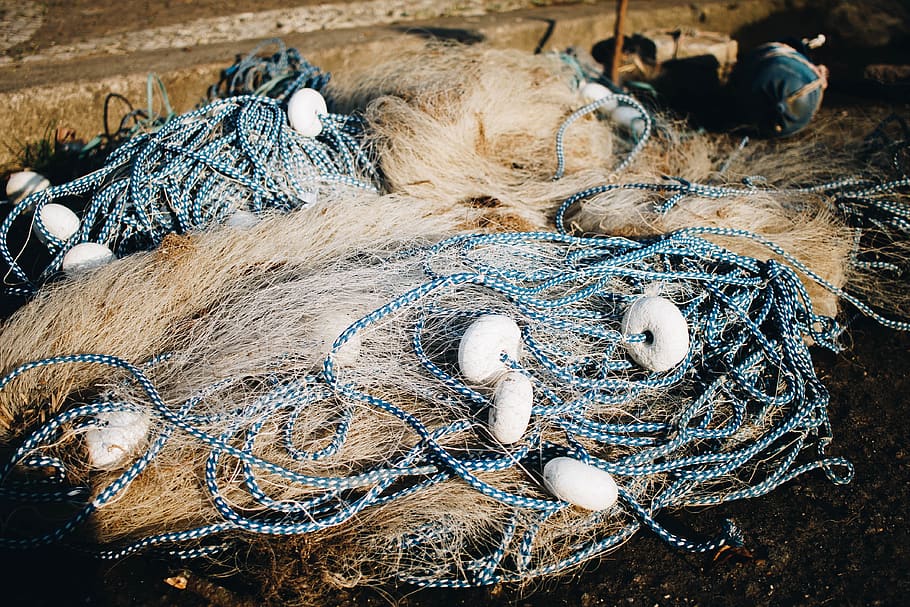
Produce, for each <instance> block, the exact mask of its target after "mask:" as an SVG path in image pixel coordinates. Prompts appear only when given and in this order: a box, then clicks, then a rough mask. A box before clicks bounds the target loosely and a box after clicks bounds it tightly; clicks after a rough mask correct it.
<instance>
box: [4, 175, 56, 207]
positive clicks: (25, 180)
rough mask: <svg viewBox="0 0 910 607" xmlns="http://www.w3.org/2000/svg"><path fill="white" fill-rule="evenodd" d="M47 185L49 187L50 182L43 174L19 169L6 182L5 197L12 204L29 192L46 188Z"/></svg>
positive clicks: (32, 192)
mask: <svg viewBox="0 0 910 607" xmlns="http://www.w3.org/2000/svg"><path fill="white" fill-rule="evenodd" d="M49 187H51V182H50V181H48V180H47V178H46V177H45V176H44V175H41V174H39V173H36V172H34V171H19V172H18V173H13V174H11V175H10V176H9V181H7V182H6V198H7V199H8V200H9V203H10V204H13V205H14V204H17V203H18V202H19V201H20V200H22V199H23V198H25V197H26V196H28V195H29V194H34V193H35V192H40V191H41V190H46V189H47V188H49Z"/></svg>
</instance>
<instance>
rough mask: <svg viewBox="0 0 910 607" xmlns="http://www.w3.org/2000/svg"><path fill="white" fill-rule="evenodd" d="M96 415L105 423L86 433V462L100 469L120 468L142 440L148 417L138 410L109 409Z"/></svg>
mask: <svg viewBox="0 0 910 607" xmlns="http://www.w3.org/2000/svg"><path fill="white" fill-rule="evenodd" d="M95 417H96V419H97V420H98V421H100V422H102V424H104V425H102V426H100V427H97V428H89V429H88V430H87V431H86V433H85V446H86V449H87V450H88V458H89V463H90V464H91V465H92V467H94V468H98V469H99V470H114V469H116V468H120V467H121V466H123V465H124V464H126V463H127V462H128V461H129V459H130V458H131V457H132V456H133V455H135V453H136V452H137V451H138V449H139V447H140V446H141V445H142V444H143V443H145V441H146V439H147V437H148V432H149V426H150V422H149V418H148V416H147V415H145V414H143V413H139V412H138V411H110V412H106V413H99V414H98V415H96V416H95Z"/></svg>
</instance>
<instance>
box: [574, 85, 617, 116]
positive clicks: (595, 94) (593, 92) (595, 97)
mask: <svg viewBox="0 0 910 607" xmlns="http://www.w3.org/2000/svg"><path fill="white" fill-rule="evenodd" d="M580 92H581V96H582V97H584V99H585V102H586V103H593V102H595V101H599V100H601V99H603V98H604V97H610V100H609V101H604V103H603V105H601V106H600V107H598V108H597V111H598V112H602V113H603V114H606V115H610V113H611V112H612V111H613V110H615V109H616V106H617V105H619V101H617V100H616V94H615V93H614V92H613V91H611V90H610V89H608V88H607V87H605V86H604V85H602V84H600V83H599V82H586V83H585V84H584V86H582V87H581V89H580Z"/></svg>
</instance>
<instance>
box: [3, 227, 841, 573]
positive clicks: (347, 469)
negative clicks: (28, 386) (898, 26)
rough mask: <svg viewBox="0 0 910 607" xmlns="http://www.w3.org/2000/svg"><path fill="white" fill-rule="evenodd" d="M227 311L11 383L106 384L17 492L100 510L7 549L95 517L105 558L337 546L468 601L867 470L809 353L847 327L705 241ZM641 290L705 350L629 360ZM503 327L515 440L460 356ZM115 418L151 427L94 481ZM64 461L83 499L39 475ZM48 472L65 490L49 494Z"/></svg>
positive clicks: (41, 443) (545, 244) (359, 282)
mask: <svg viewBox="0 0 910 607" xmlns="http://www.w3.org/2000/svg"><path fill="white" fill-rule="evenodd" d="M211 236H212V238H215V237H216V234H212V235H211ZM124 261H127V260H124ZM96 278H98V277H96ZM220 295H221V297H220V298H219V299H218V301H215V302H212V304H211V305H210V306H209V307H208V308H206V309H204V310H201V311H200V312H199V313H198V314H197V315H196V316H194V317H192V318H184V319H183V320H182V321H181V322H180V323H179V324H178V325H175V326H174V329H175V330H172V331H168V332H166V334H164V335H162V336H161V339H160V341H159V342H158V343H157V344H156V345H157V347H158V350H157V351H156V352H154V355H153V356H149V357H148V358H147V359H146V360H145V361H144V362H143V363H142V364H140V365H138V366H135V365H134V364H133V363H131V362H128V361H126V360H123V359H122V358H119V357H114V356H109V355H103V354H99V355H91V354H86V355H75V356H64V357H58V358H56V359H51V360H47V361H44V362H40V363H35V364H32V365H25V366H23V367H20V368H19V369H17V370H14V371H13V372H12V373H11V374H10V375H9V376H7V377H6V378H4V380H3V381H2V386H0V387H2V388H3V393H6V392H7V391H8V389H9V388H11V387H13V386H15V384H16V382H17V381H19V379H27V378H28V376H29V374H30V373H34V372H35V371H36V369H38V368H39V367H41V366H42V365H46V366H45V367H44V368H46V369H60V368H64V369H65V368H67V367H69V366H78V367H81V368H85V367H97V368H100V369H101V370H102V373H103V379H102V380H101V381H99V382H96V386H97V387H96V388H95V391H96V392H97V396H96V397H93V398H90V399H88V400H83V401H82V402H88V404H85V405H77V406H75V407H72V408H69V409H67V410H66V411H65V412H64V413H62V414H61V415H60V416H58V417H56V418H55V419H52V420H50V421H49V422H47V423H45V424H44V425H42V426H41V427H40V428H39V429H38V431H37V432H36V433H35V434H33V435H31V436H30V437H29V438H27V439H26V440H25V441H24V442H22V443H19V447H18V449H17V451H16V452H15V453H14V455H13V457H12V459H11V462H10V466H8V467H7V468H6V469H4V470H3V475H4V477H5V478H6V482H5V487H4V488H5V490H6V491H7V494H8V495H11V496H16V497H18V498H21V499H25V500H27V501H28V500H31V501H35V500H36V496H38V495H39V494H42V493H43V494H44V495H45V496H48V495H49V496H54V495H58V494H60V495H66V496H67V499H69V500H72V499H73V496H84V497H85V498H86V504H87V505H86V506H85V507H84V508H83V509H82V510H81V511H79V512H78V513H77V514H75V515H74V516H73V517H72V518H71V519H69V520H68V521H66V522H64V523H62V524H61V525H60V526H59V527H57V528H56V529H54V530H51V531H46V532H44V531H43V532H39V533H38V534H37V535H36V536H34V537H17V536H15V535H14V536H13V537H10V534H9V533H8V534H7V535H6V537H5V538H4V539H3V542H4V543H5V544H6V545H13V546H25V545H32V544H35V543H37V544H41V543H47V542H50V541H56V540H58V539H63V538H65V537H66V536H67V535H68V534H70V533H72V532H73V531H74V530H75V529H76V528H77V527H78V526H79V524H81V523H83V522H84V521H85V520H87V519H89V520H91V522H92V523H93V531H94V532H95V534H96V538H97V539H98V540H100V541H102V542H105V543H108V542H112V543H114V546H113V547H112V548H111V552H110V553H108V554H109V556H117V555H122V554H126V553H129V552H132V551H134V550H139V549H147V548H154V547H172V545H173V544H175V543H176V544H178V545H179V546H183V547H185V548H187V549H188V550H189V552H188V553H187V554H188V555H190V556H194V555H201V554H208V553H210V552H212V551H217V550H219V549H220V548H221V543H222V541H223V540H225V539H226V538H230V537H232V536H235V535H237V533H238V532H240V531H246V532H252V533H257V534H264V535H273V536H284V535H301V534H308V533H313V534H317V535H316V538H319V537H321V536H322V534H325V535H330V536H331V538H332V541H331V542H326V543H325V544H324V545H323V544H319V550H320V552H322V553H324V554H330V555H331V558H330V559H327V560H326V562H327V563H331V567H332V568H333V569H332V571H331V572H330V573H331V576H332V577H333V579H354V580H359V581H369V580H381V579H387V578H389V577H396V578H398V579H402V580H406V581H409V582H414V583H418V584H423V585H428V586H471V585H483V584H491V583H496V582H499V581H505V580H526V579H530V578H533V577H536V576H540V575H546V574H550V573H555V572H558V571H561V570H563V569H565V568H567V567H571V566H573V565H576V564H578V563H580V562H583V561H584V560H586V559H588V558H591V557H593V556H596V555H598V554H601V553H603V552H604V551H606V550H609V549H610V548H612V547H614V546H616V545H618V544H619V543H621V542H622V541H624V540H625V539H627V538H629V537H630V536H631V535H632V534H633V533H635V531H636V530H637V529H639V528H640V527H642V526H645V527H647V528H649V529H651V530H652V531H654V532H655V533H657V534H659V535H660V536H661V537H662V538H663V539H665V540H666V541H668V542H670V543H671V544H673V545H675V546H679V547H681V548H684V549H688V550H693V551H703V550H713V549H716V548H718V547H720V546H722V545H725V544H727V543H730V542H736V541H737V538H738V533H737V531H736V529H735V528H733V527H729V528H727V529H725V530H724V532H723V533H722V534H720V535H719V536H718V537H716V538H714V539H711V540H708V541H705V542H698V541H692V540H688V539H686V538H683V537H680V536H677V535H674V534H672V533H671V532H669V531H667V530H666V529H664V528H662V527H661V526H660V525H659V524H658V523H657V522H656V521H655V520H654V517H655V516H656V515H657V514H658V513H659V512H661V511H662V510H664V509H666V508H671V507H681V506H696V505H708V504H716V503H720V502H722V501H727V500H736V499H743V498H748V497H755V496H759V495H762V494H764V493H766V492H767V491H770V490H772V489H773V488H774V487H776V486H777V485H778V484H780V483H782V482H786V481H787V480H790V479H792V478H793V477H794V476H797V475H799V474H801V473H803V472H806V471H807V470H811V469H814V468H822V469H823V470H824V471H825V473H826V474H827V475H828V476H829V478H831V479H832V480H833V481H834V482H846V481H848V480H849V478H850V477H851V475H852V468H851V466H850V464H849V463H847V462H845V461H844V460H841V459H836V458H834V459H832V458H827V457H825V456H824V445H825V444H826V443H827V441H828V440H829V438H830V428H829V426H828V422H827V415H826V405H827V392H826V391H825V389H824V387H823V386H822V385H821V383H820V382H819V380H818V379H817V377H816V376H815V373H814V370H813V368H812V362H811V359H810V356H809V352H808V349H807V346H806V344H805V338H806V337H811V338H812V339H813V340H815V341H816V342H817V343H820V344H823V345H829V346H833V343H832V341H831V340H832V339H833V337H834V336H835V335H836V333H837V327H836V326H835V325H834V323H833V321H831V320H830V319H826V318H823V317H818V316H815V315H814V314H813V313H812V311H811V304H810V302H809V300H808V297H807V295H806V293H805V290H804V289H803V287H802V283H801V282H800V281H799V279H798V278H797V277H796V275H795V274H794V273H793V271H792V270H790V269H789V268H787V267H786V266H783V265H781V264H778V263H777V262H774V261H768V262H761V261H757V260H755V259H752V258H747V257H742V256H738V255H735V254H733V253H731V252H729V251H727V250H725V249H722V248H720V247H718V246H716V245H713V244H711V243H709V242H707V241H705V240H702V239H699V238H696V237H691V236H670V237H667V238H665V239H660V240H657V241H654V242H651V243H640V242H635V241H631V240H627V239H624V238H607V239H591V240H587V239H577V238H572V237H567V236H559V235H556V234H550V233H513V234H500V235H496V234H492V235H467V236H460V237H455V238H453V239H449V240H445V241H442V242H441V243H439V244H437V245H433V246H417V247H416V248H415V247H412V246H403V247H402V246H398V247H397V248H392V249H387V250H385V251H382V250H375V251H374V253H373V254H371V255H364V254H363V253H353V252H350V251H349V252H347V253H345V252H341V253H340V254H339V255H337V256H335V257H328V256H323V257H321V258H319V259H313V260H309V261H307V262H301V263H293V264H292V263H284V264H272V265H271V266H269V267H248V268H247V272H246V274H245V276H244V277H243V279H240V280H236V281H234V282H231V283H230V284H225V285H224V288H223V290H222V291H221V294H220ZM645 296H651V297H655V296H660V297H662V298H664V299H665V300H668V301H670V302H672V304H669V305H671V306H675V307H677V308H678V310H679V311H680V314H681V316H682V317H683V318H684V319H685V327H686V329H685V330H686V332H687V333H688V338H689V347H688V349H687V350H685V351H684V353H683V356H682V360H679V361H678V362H677V363H676V364H675V365H674V366H673V367H672V368H670V369H668V370H666V371H659V372H657V371H649V370H648V369H646V368H643V367H641V366H640V365H638V364H637V363H635V362H634V360H635V359H630V357H629V355H628V354H627V351H629V350H631V349H632V346H633V344H642V343H648V340H649V339H654V340H655V343H658V341H657V336H658V335H659V328H657V327H654V328H653V330H654V331H655V333H654V334H653V335H651V336H649V335H648V332H645V333H644V334H629V333H623V331H622V327H623V317H624V315H625V314H626V312H627V310H628V309H629V308H630V306H631V304H632V303H633V302H636V301H638V300H640V299H641V298H642V297H645ZM490 314H496V315H502V316H506V317H508V318H511V319H512V320H513V321H514V322H515V323H516V324H517V326H518V328H519V329H520V346H519V347H518V348H517V349H516V350H514V351H511V352H512V353H511V354H510V353H509V352H510V350H509V349H503V350H501V351H499V352H497V351H496V350H495V349H494V351H493V353H494V354H496V356H494V359H493V364H494V365H498V366H499V369H500V370H501V371H506V370H511V371H512V372H513V373H518V374H520V375H521V376H523V377H525V378H527V379H528V380H530V382H531V385H532V387H533V392H534V395H535V396H534V405H533V408H532V409H531V412H530V420H529V422H528V425H527V427H526V428H525V429H524V431H523V432H522V433H521V437H520V438H519V439H518V440H517V441H515V442H514V443H511V444H507V445H506V444H502V443H501V442H499V441H497V440H495V439H494V438H493V435H492V434H491V431H490V430H489V428H488V415H489V411H490V409H491V407H493V406H495V402H494V397H493V388H494V386H493V384H492V382H484V383H477V382H473V381H467V380H466V379H465V371H464V369H465V367H464V364H463V362H462V361H461V360H460V356H461V355H460V354H459V348H460V347H461V341H462V339H464V338H465V337H464V336H465V335H466V333H467V328H468V327H470V326H471V325H472V323H474V322H476V321H478V319H481V318H483V317H484V316H485V315H490ZM178 329H179V330H178ZM81 394H83V395H85V394H86V392H85V390H83V391H82V392H81ZM80 398H81V397H80ZM115 413H116V414H129V415H131V416H133V418H134V419H138V420H144V421H142V424H140V426H139V427H141V428H143V429H144V430H145V434H144V436H142V437H141V438H140V439H139V440H135V439H126V438H124V437H125V436H126V434H118V435H117V436H118V437H120V438H119V439H118V440H119V441H120V442H119V443H118V444H117V445H115V446H116V448H117V449H119V450H120V451H121V452H123V454H124V457H123V458H122V460H121V461H120V462H119V463H118V465H116V466H114V465H111V463H110V462H107V463H105V465H104V466H103V467H104V468H105V469H104V470H98V469H93V466H92V465H91V464H90V462H88V461H87V451H86V449H87V445H88V443H89V438H88V436H89V433H91V432H96V431H104V430H107V431H108V432H113V429H114V428H113V427H114V426H115V422H117V423H122V418H112V417H111V415H112V414H115ZM109 436H111V435H109ZM115 442H116V441H115ZM810 447H811V448H810ZM557 458H570V459H572V460H574V461H575V462H576V463H577V464H578V465H579V466H581V467H582V468H583V469H584V470H587V471H589V472H590V471H597V472H598V473H599V474H608V475H609V476H610V477H612V479H614V480H615V483H616V485H617V493H618V501H615V503H605V504H603V505H602V506H601V507H598V508H597V509H595V510H591V509H589V508H590V507H580V506H579V505H573V504H572V503H569V502H567V501H564V500H563V499H558V498H557V497H555V496H554V495H553V493H552V489H550V488H548V487H550V486H549V485H547V483H546V482H545V481H543V480H542V476H544V475H545V470H546V466H547V465H548V464H549V463H550V462H552V461H553V460H555V459H557ZM94 467H95V468H97V467H99V466H98V465H97V462H95V466H94ZM64 469H65V470H66V472H67V474H66V479H68V480H67V482H68V483H74V484H76V485H77V486H82V487H85V489H84V493H80V492H79V490H78V489H74V488H73V487H72V486H71V485H69V484H67V485H64V486H63V487H60V488H55V487H54V485H53V484H50V485H49V484H48V483H47V482H46V481H52V480H55V479H58V480H59V479H61V478H63V476H64V475H63V474H62V473H63V471H64ZM40 470H45V471H47V470H50V471H52V472H53V474H52V475H51V476H50V477H47V478H44V479H42V481H43V482H42V484H41V485H40V486H35V485H34V484H31V483H30V482H29V481H30V480H31V481H33V480H34V475H35V474H37V473H38V472H37V471H40ZM582 480H583V481H584V479H582ZM163 488H166V490H162V489H163ZM563 497H565V498H566V499H569V500H571V499H572V495H571V491H569V493H568V494H565V495H563ZM18 516H20V515H19V514H17V515H14V517H13V519H12V520H15V519H16V518H17V517H18ZM17 528H18V529H25V528H27V526H26V525H25V524H24V523H23V524H21V525H15V524H11V525H10V526H9V529H10V530H14V529H17Z"/></svg>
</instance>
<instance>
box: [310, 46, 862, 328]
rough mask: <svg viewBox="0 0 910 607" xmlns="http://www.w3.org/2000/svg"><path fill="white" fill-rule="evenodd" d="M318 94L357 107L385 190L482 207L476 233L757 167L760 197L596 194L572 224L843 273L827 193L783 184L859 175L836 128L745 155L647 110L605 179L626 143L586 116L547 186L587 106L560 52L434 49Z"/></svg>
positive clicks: (817, 295) (825, 302) (549, 219)
mask: <svg viewBox="0 0 910 607" xmlns="http://www.w3.org/2000/svg"><path fill="white" fill-rule="evenodd" d="M327 94H328V95H329V96H330V97H331V99H332V100H334V101H335V103H336V104H337V106H338V110H339V111H343V112H350V111H358V112H361V111H362V112H364V115H365V118H366V122H367V124H368V128H367V131H368V137H369V138H370V140H371V146H372V147H373V148H374V149H375V150H376V153H377V159H378V161H377V162H378V165H379V167H380V170H381V172H382V175H383V179H384V184H385V187H386V188H387V189H388V190H389V191H393V192H404V193H407V194H411V195H413V196H416V197H420V198H422V199H426V200H438V201H440V202H441V203H445V204H449V203H451V202H455V201H460V202H462V203H464V204H466V205H468V206H474V207H480V208H486V209H488V213H487V214H486V215H485V216H484V217H483V219H484V220H485V221H484V223H483V226H482V227H489V228H491V229H507V230H508V229H546V228H550V227H552V226H553V216H554V214H555V212H556V209H557V207H558V206H559V204H560V203H561V202H562V201H564V200H565V199H566V198H568V197H570V196H572V195H574V194H576V193H577V192H579V191H582V190H585V189H587V188H592V187H596V186H599V185H601V184H604V183H609V184H617V183H619V184H631V183H646V184H649V185H652V186H655V187H659V186H660V185H662V184H665V183H666V177H665V176H667V175H670V176H679V177H680V178H684V179H686V180H688V181H690V182H693V183H702V182H710V183H712V184H714V185H716V186H720V187H722V186H741V185H742V184H741V181H742V179H743V178H746V177H750V176H756V175H762V176H765V177H767V179H768V181H767V184H762V185H763V188H762V190H761V191H747V189H746V188H742V191H741V192H740V193H738V194H737V193H732V194H727V195H726V196H724V197H723V198H712V197H708V196H705V195H699V193H698V192H691V193H689V194H688V195H687V199H686V201H685V204H679V205H676V206H672V207H671V208H668V209H667V210H665V211H662V212H658V211H657V209H658V208H659V207H660V199H659V197H657V196H656V195H655V193H654V192H646V191H633V190H627V191H622V192H616V193H613V194H612V195H605V196H600V197H597V198H595V199H589V200H586V201H585V203H584V205H583V208H582V213H579V214H576V215H575V216H573V217H572V220H571V226H569V227H571V228H573V229H574V230H577V231H578V232H579V233H589V234H591V233H596V234H607V235H626V236H643V235H647V236H650V235H654V234H662V233H666V232H669V231H672V230H675V229H680V228H686V227H692V226H711V227H723V228H736V229H739V230H744V231H748V232H753V233H756V234H759V235H761V236H764V237H766V238H768V239H770V240H772V241H773V242H774V243H775V244H776V245H778V246H779V247H781V248H782V249H784V250H785V251H786V252H787V253H788V254H789V255H792V256H793V257H795V258H796V259H798V260H799V261H800V262H801V263H803V264H804V265H805V266H807V267H809V268H811V269H812V270H813V272H815V273H816V274H818V275H819V276H820V277H822V278H823V279H824V280H826V281H827V282H829V283H830V284H832V285H834V286H836V287H839V288H840V287H843V286H845V284H846V282H847V280H848V279H849V273H850V271H849V259H850V254H851V251H852V248H853V246H854V238H853V234H852V233H851V232H850V231H849V230H847V229H846V226H845V225H844V223H843V221H841V220H840V219H839V218H837V217H836V216H835V215H834V214H832V212H831V211H830V208H829V206H830V205H829V201H828V199H827V198H826V197H825V196H824V195H823V193H814V194H813V193H810V192H806V191H802V192H791V191H782V190H787V189H788V188H795V187H797V186H809V185H816V184H817V183H819V182H820V181H822V180H831V179H834V178H841V177H843V176H844V174H846V173H847V172H848V171H855V170H856V167H855V166H851V163H850V160H848V159H846V158H838V157H836V154H835V153H833V152H832V151H831V150H836V149H840V148H842V147H843V135H844V134H843V133H839V132H838V133H824V132H822V133H821V134H817V131H816V134H814V135H813V137H815V138H816V140H815V141H813V140H811V139H810V138H809V136H806V137H803V140H802V141H801V144H800V145H794V146H791V147H789V148H787V147H784V146H777V147H770V146H769V145H768V144H763V143H758V144H752V146H751V147H750V148H748V149H747V150H746V151H744V152H743V151H738V150H737V148H736V146H735V144H734V143H732V142H731V141H730V139H729V138H727V137H723V136H714V135H710V134H704V133H701V134H696V133H692V132H691V131H690V130H688V129H686V128H685V127H684V125H681V124H675V123H672V122H668V121H667V120H666V119H664V118H663V117H661V116H656V117H655V129H654V132H655V136H654V137H653V138H652V141H651V143H650V144H649V145H647V146H645V147H644V149H643V150H642V151H641V153H640V154H639V155H638V158H637V159H636V161H635V162H633V163H632V164H631V165H629V166H628V167H627V168H625V169H624V170H623V171H622V172H621V173H619V174H615V173H614V168H615V167H617V166H618V165H619V164H620V161H621V159H622V157H623V155H624V154H626V153H627V152H628V151H629V150H630V149H632V145H633V142H629V141H627V137H628V134H627V133H626V134H623V133H622V131H621V130H620V129H618V127H617V126H616V125H615V124H613V123H612V122H611V121H610V120H609V119H605V118H602V117H601V118H600V119H598V118H597V114H596V113H590V114H586V115H584V116H582V117H581V119H579V120H577V121H575V122H574V123H572V124H571V125H570V126H569V127H568V128H567V129H566V131H565V134H564V141H563V143H564V155H563V158H564V165H563V166H562V170H563V176H562V177H561V178H560V179H558V180H554V179H553V177H554V175H556V174H557V170H558V169H559V168H560V166H559V162H558V155H557V150H556V134H557V132H558V131H559V129H560V127H561V126H562V125H563V124H564V121H565V120H566V119H567V118H568V117H569V116H570V114H571V113H572V112H573V111H575V110H578V109H579V108H581V107H582V106H584V105H585V104H586V103H587V102H588V100H586V99H584V97H583V95H582V94H581V93H580V92H579V89H578V84H577V82H576V73H575V72H574V71H573V69H572V68H571V67H570V66H569V65H568V64H567V63H566V62H564V61H562V60H561V59H560V57H559V56H557V55H534V56H531V55H527V54H526V53H521V52H518V51H510V50H492V49H486V48H483V47H479V46H478V47H453V46H431V47H429V48H428V49H427V50H424V51H421V52H419V53H411V54H407V55H405V56H402V57H400V58H397V59H395V60H393V61H391V62H389V63H386V64H382V65H380V66H377V67H370V68H369V70H367V71H365V72H364V73H363V74H346V75H343V76H341V77H338V78H335V79H334V80H333V82H332V84H331V85H330V86H329V92H328V93H327ZM807 146H808V148H807ZM753 148H754V149H753ZM855 164H856V162H855V160H853V165H855ZM709 238H711V239H713V240H715V241H716V242H718V243H720V244H722V245H723V246H726V247H729V248H731V249H732V250H734V251H737V252H739V253H742V254H744V255H755V256H759V257H761V256H765V255H768V251H767V250H765V249H764V248H763V247H761V246H760V245H759V246H756V245H755V244H754V243H752V242H750V241H749V240H748V239H743V238H732V239H731V238H726V239H723V238H719V237H716V236H709ZM809 288H810V289H811V292H812V295H813V301H814V302H815V305H816V310H817V311H818V312H819V313H823V314H826V315H834V314H835V313H836V311H837V298H836V297H835V296H833V295H832V294H831V293H830V292H829V291H826V290H824V289H821V288H818V287H816V286H815V285H814V284H812V285H810V287H809Z"/></svg>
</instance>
